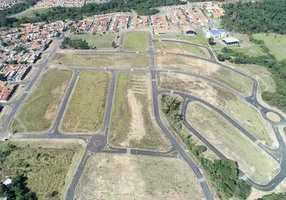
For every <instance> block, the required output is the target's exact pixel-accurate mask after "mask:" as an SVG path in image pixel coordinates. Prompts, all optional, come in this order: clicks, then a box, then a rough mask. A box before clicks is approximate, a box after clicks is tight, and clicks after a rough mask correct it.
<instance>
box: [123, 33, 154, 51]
mask: <svg viewBox="0 0 286 200" xmlns="http://www.w3.org/2000/svg"><path fill="white" fill-rule="evenodd" d="M148 48H149V43H148V32H138V31H136V32H126V33H125V34H124V39H123V49H124V50H125V51H139V52H142V51H148Z"/></svg>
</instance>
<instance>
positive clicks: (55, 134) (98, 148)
mask: <svg viewBox="0 0 286 200" xmlns="http://www.w3.org/2000/svg"><path fill="white" fill-rule="evenodd" d="M120 36H121V37H120V41H119V50H115V51H93V52H91V51H87V52H86V53H92V54H111V53H112V54H114V53H115V54H116V53H127V54H137V52H124V51H123V38H124V34H123V33H120ZM62 39H63V38H60V39H59V40H60V41H61V40H62ZM161 41H169V42H176V43H185V44H191V45H194V46H197V47H200V48H204V49H206V50H207V52H209V58H202V57H199V56H194V55H186V54H177V53H168V52H167V53H166V54H175V55H180V56H186V57H191V58H197V59H202V60H206V61H208V62H212V63H216V64H218V65H220V66H221V67H224V68H226V69H228V70H231V71H234V72H236V73H239V74H240V75H242V76H244V77H247V78H249V79H250V80H252V82H253V90H252V94H251V96H248V97H246V96H243V95H242V94H240V93H239V92H237V91H236V90H234V89H232V88H230V87H229V86H227V85H225V84H223V83H221V82H219V81H216V80H213V79H211V78H209V77H204V76H201V75H197V74H191V73H186V72H180V71H177V70H157V69H156V67H155V58H154V57H155V54H156V53H155V51H154V44H153V38H152V36H151V34H149V50H148V53H149V56H150V66H149V68H148V69H108V68H107V69H94V68H82V67H76V66H74V67H70V69H71V70H73V71H74V75H73V78H72V80H71V81H70V83H69V86H68V89H67V92H66V94H65V96H64V99H63V101H62V104H61V106H60V109H59V111H58V114H57V117H56V119H55V121H54V123H53V126H52V127H51V129H50V130H49V131H48V132H46V133H42V134H15V135H13V137H14V138H19V139H20V138H25V139H35V138H38V139H45V138H50V139H64V140H66V139H81V140H83V141H85V142H86V151H85V153H84V156H83V158H82V160H81V162H80V163H79V165H78V168H77V171H76V173H75V175H74V178H73V180H72V183H71V184H70V187H69V189H68V192H67V196H66V199H67V200H70V199H75V191H76V186H77V184H78V181H79V180H80V176H81V174H82V172H83V170H84V167H85V165H86V163H87V161H88V158H89V157H90V156H91V155H93V154H95V153H99V152H105V153H126V154H133V155H148V156H161V157H162V156H163V157H174V156H173V154H172V153H173V152H175V151H176V152H177V153H179V156H180V157H181V158H182V159H184V160H185V161H186V163H187V164H188V165H189V166H190V168H191V169H192V170H193V171H194V173H195V175H196V177H197V178H198V180H200V181H199V182H200V184H201V187H202V189H203V191H204V194H205V198H206V199H208V200H212V199H213V197H212V194H211V192H210V189H209V187H208V185H207V182H206V181H205V179H204V177H203V174H202V172H201V170H200V169H199V168H198V166H197V165H196V164H195V162H194V161H193V160H192V159H191V158H190V156H189V155H188V153H187V152H186V151H185V150H184V148H183V146H182V145H181V144H180V143H179V142H178V141H177V140H176V138H175V136H174V135H172V133H171V132H170V131H169V130H168V128H167V127H166V126H165V125H164V123H163V122H162V121H161V118H160V114H159V105H158V102H159V101H158V96H159V95H160V94H161V93H164V92H170V91H168V90H165V91H164V90H161V89H159V88H158V86H157V73H158V72H162V71H164V72H171V73H181V74H185V75H189V76H193V77H197V78H201V79H204V80H206V81H209V82H211V83H213V84H216V85H219V86H221V87H223V88H225V89H227V90H229V91H230V92H232V93H234V94H236V95H237V96H238V97H240V98H242V99H245V100H246V101H247V102H248V103H250V104H252V105H253V106H255V107H257V108H259V110H260V112H261V114H262V116H263V117H264V118H265V119H266V120H267V121H269V122H270V123H271V124H272V126H273V130H274V132H275V135H276V138H277V140H278V142H279V147H278V148H277V149H271V148H269V147H267V146H265V145H263V144H262V143H261V142H259V140H258V139H257V138H256V137H254V136H253V135H252V134H251V133H249V132H248V131H247V130H246V129H245V128H243V127H242V126H241V125H240V124H239V123H237V122H236V121H235V120H233V119H232V118H231V117H229V116H228V115H226V114H225V113H224V112H223V111H221V110H220V109H218V108H217V107H215V106H213V105H212V104H210V103H208V102H205V101H204V100H202V99H199V98H197V97H194V96H191V95H188V94H184V93H181V92H178V91H173V94H178V95H180V96H182V97H183V98H184V100H185V102H184V108H183V114H184V116H185V115H186V113H185V112H186V106H187V105H188V103H189V102H190V101H198V102H201V103H203V104H205V105H206V106H208V107H210V108H211V109H213V110H215V111H216V112H218V113H219V114H220V115H221V116H223V117H224V118H225V119H227V120H228V121H229V122H230V123H231V124H232V125H233V126H235V127H236V128H238V129H239V130H240V131H241V132H242V133H243V134H244V135H245V136H247V137H248V138H249V139H251V140H252V141H253V142H256V143H258V145H259V147H261V149H262V150H264V151H266V152H267V153H268V154H269V155H271V156H272V157H273V158H274V159H275V160H276V161H277V162H279V163H280V166H281V171H280V172H279V173H278V174H277V175H276V176H275V177H274V178H273V179H272V180H271V181H270V182H269V183H268V184H266V185H260V184H257V183H255V182H253V181H252V180H251V179H249V178H248V179H247V180H248V182H249V183H250V184H251V185H252V186H253V187H255V188H257V189H259V190H262V191H270V190H272V189H274V188H275V187H276V186H277V185H278V184H279V183H280V182H281V181H282V180H283V179H284V178H285V177H286V166H285V165H286V160H285V159H284V157H285V156H284V155H286V147H285V143H284V141H283V139H282V137H281V135H280V133H279V130H278V129H277V125H281V124H285V125H286V120H285V118H284V117H283V116H282V115H281V114H280V113H279V112H277V111H274V110H272V109H269V108H266V107H264V106H263V105H261V104H259V103H258V101H257V96H256V95H257V91H258V83H257V81H256V80H255V79H254V78H253V77H251V76H249V75H247V74H244V73H243V72H241V71H238V70H236V69H233V68H231V67H228V66H226V65H224V64H222V63H219V62H217V61H216V59H215V56H214V54H213V53H212V51H211V49H209V48H208V47H205V46H202V45H197V44H193V43H190V42H183V41H176V40H165V39H161ZM59 44H60V43H58V44H57V45H56V46H55V48H54V49H53V50H52V51H51V52H50V54H49V56H48V57H47V58H46V59H45V60H43V62H42V63H40V64H39V68H38V71H37V73H36V75H35V76H34V77H33V79H32V80H31V81H30V82H29V83H28V85H27V86H26V89H25V92H24V94H23V95H22V96H21V97H20V98H19V99H17V100H15V101H13V102H10V103H9V102H8V103H7V105H10V106H11V107H12V111H11V113H10V114H9V116H8V117H7V119H6V120H5V122H4V123H3V125H2V130H1V132H0V136H1V138H7V137H9V132H8V131H7V128H8V125H9V124H10V123H11V122H12V120H13V118H14V117H15V115H16V113H17V112H18V110H19V109H20V107H21V105H22V104H23V102H24V101H25V99H26V98H27V96H28V95H29V93H30V90H31V88H32V87H33V86H34V85H35V84H37V80H38V77H39V76H40V74H41V73H42V72H43V71H44V69H45V68H46V67H47V64H48V62H49V59H50V58H51V57H52V56H53V55H54V54H55V53H56V51H57V49H58V46H59ZM81 52H82V53H85V51H81ZM144 53H145V54H146V53H147V52H144ZM107 67H108V66H107ZM84 70H108V71H111V72H112V79H111V84H110V89H109V95H108V100H107V106H106V112H105V117H104V128H103V130H101V131H100V133H98V134H95V135H92V138H91V139H90V140H89V141H88V140H87V139H86V138H84V136H90V135H89V134H80V135H77V134H74V135H68V134H62V133H61V131H60V130H59V125H60V122H61V120H62V117H63V115H64V111H65V109H66V106H67V104H68V101H69V98H70V95H71V93H72V90H73V88H74V86H75V84H76V80H77V76H78V74H79V72H80V71H84ZM120 71H148V72H150V74H151V78H152V95H153V108H154V115H155V120H156V122H157V124H158V125H159V127H160V128H161V129H162V131H163V132H164V133H165V135H166V136H167V138H168V139H169V141H170V143H171V145H172V148H171V149H170V150H169V151H167V152H157V151H148V150H138V149H132V148H116V147H112V146H111V145H109V144H108V133H109V126H110V118H111V114H112V113H111V111H112V105H113V99H114V91H115V85H116V76H117V73H118V72H120ZM270 111H271V112H274V113H276V114H278V115H279V116H280V118H281V121H280V122H276V123H275V122H272V121H271V120H270V119H268V118H267V116H266V113H267V112H270ZM183 123H184V125H185V126H186V127H187V128H188V129H189V130H190V131H191V132H192V133H193V134H194V135H195V136H196V137H197V138H198V139H200V140H201V141H202V142H203V143H204V144H205V145H206V146H207V147H208V148H209V149H210V150H212V151H213V152H214V153H215V154H216V155H218V156H219V157H220V158H225V156H224V155H223V154H222V153H221V152H219V151H218V150H217V149H216V148H215V147H214V146H213V145H212V144H211V143H210V142H209V141H207V140H206V139H205V138H204V137H203V136H202V135H201V134H200V133H199V132H198V131H196V130H195V129H194V128H193V127H192V126H190V125H189V124H188V123H187V121H186V120H185V119H184V120H183ZM10 136H11V135H10ZM240 175H241V176H243V175H244V173H243V172H240Z"/></svg>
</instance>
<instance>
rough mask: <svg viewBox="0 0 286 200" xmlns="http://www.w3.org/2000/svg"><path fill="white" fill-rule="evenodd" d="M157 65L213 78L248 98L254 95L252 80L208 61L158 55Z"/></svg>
mask: <svg viewBox="0 0 286 200" xmlns="http://www.w3.org/2000/svg"><path fill="white" fill-rule="evenodd" d="M156 64H157V67H158V68H161V69H174V70H179V71H183V72H188V73H193V74H199V75H202V76H207V77H210V78H213V79H215V80H218V81H220V82H222V83H224V84H226V85H228V86H229V87H231V88H233V89H235V90H237V91H238V92H240V93H242V94H244V95H247V96H248V95H251V93H252V86H253V83H252V81H251V80H250V79H248V78H245V77H244V76H241V75H240V74H238V73H235V72H232V71H230V70H227V69H225V68H223V67H220V66H219V65H216V64H214V63H210V62H208V61H203V60H200V59H195V58H187V57H184V56H176V55H157V56H156Z"/></svg>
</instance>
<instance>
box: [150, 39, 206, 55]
mask: <svg viewBox="0 0 286 200" xmlns="http://www.w3.org/2000/svg"><path fill="white" fill-rule="evenodd" d="M154 44H155V48H156V51H157V52H172V53H184V54H193V55H197V56H201V57H207V55H208V54H207V53H206V50H204V49H202V48H200V47H196V46H194V45H191V44H184V43H175V42H165V41H164V42H160V41H159V42H155V43H154Z"/></svg>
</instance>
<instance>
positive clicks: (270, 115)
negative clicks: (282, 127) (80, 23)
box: [266, 112, 281, 122]
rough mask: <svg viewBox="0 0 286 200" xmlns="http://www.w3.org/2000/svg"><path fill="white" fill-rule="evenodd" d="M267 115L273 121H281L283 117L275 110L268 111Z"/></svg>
mask: <svg viewBox="0 0 286 200" xmlns="http://www.w3.org/2000/svg"><path fill="white" fill-rule="evenodd" d="M266 116H267V118H268V119H270V120H271V121H273V122H280V121H281V118H280V117H279V115H277V114H276V113H274V112H268V113H266Z"/></svg>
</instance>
